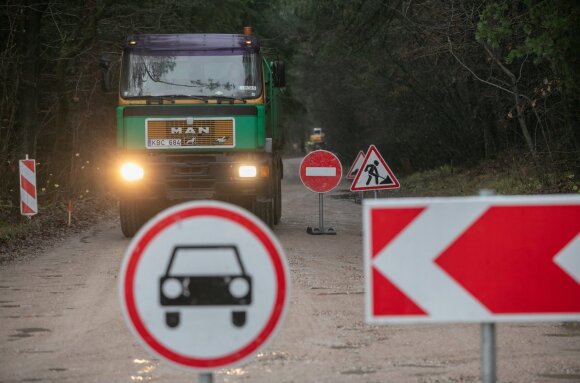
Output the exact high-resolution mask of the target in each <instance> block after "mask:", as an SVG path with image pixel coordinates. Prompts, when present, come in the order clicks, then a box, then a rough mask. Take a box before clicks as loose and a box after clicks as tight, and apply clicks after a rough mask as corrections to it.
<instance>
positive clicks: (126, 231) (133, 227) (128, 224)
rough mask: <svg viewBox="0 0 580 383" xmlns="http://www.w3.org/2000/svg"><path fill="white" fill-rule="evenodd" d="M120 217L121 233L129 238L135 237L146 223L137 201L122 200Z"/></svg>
mask: <svg viewBox="0 0 580 383" xmlns="http://www.w3.org/2000/svg"><path fill="white" fill-rule="evenodd" d="M119 216H120V218H121V231H122V232H123V235H124V236H125V237H127V238H130V237H132V236H134V235H135V233H137V231H138V230H139V229H140V228H141V226H143V223H145V220H144V219H143V213H142V212H141V207H140V205H139V204H138V203H137V202H135V201H127V200H121V201H120V202H119Z"/></svg>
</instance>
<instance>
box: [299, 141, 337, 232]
mask: <svg viewBox="0 0 580 383" xmlns="http://www.w3.org/2000/svg"><path fill="white" fill-rule="evenodd" d="M341 178H342V165H341V164H340V160H339V159H338V157H336V156H335V155H334V154H333V153H331V152H328V151H326V150H316V151H314V152H310V153H309V154H308V155H307V156H306V157H304V158H303V159H302V162H301V163H300V180H301V181H302V183H303V184H304V186H306V188H308V189H309V190H311V191H313V192H315V193H318V220H319V227H315V228H313V227H310V226H309V227H308V228H307V229H306V232H307V233H308V234H313V235H321V234H328V235H336V231H335V230H334V229H333V228H331V227H324V193H328V192H329V191H331V190H333V189H334V188H335V187H336V186H338V184H339V183H340V180H341Z"/></svg>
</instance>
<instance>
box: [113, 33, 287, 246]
mask: <svg viewBox="0 0 580 383" xmlns="http://www.w3.org/2000/svg"><path fill="white" fill-rule="evenodd" d="M284 82H285V75H284V63H283V62H281V61H269V60H268V59H267V58H266V57H265V56H264V55H263V54H262V52H261V51H260V46H259V44H258V40H257V39H256V37H255V36H253V35H252V34H251V29H250V28H245V29H244V34H144V35H134V36H130V37H129V38H128V40H127V44H126V46H125V48H124V51H123V58H122V64H121V74H120V85H119V106H118V108H117V145H118V149H119V154H120V155H119V164H118V166H119V170H120V171H119V175H120V180H119V182H120V184H119V187H118V191H119V192H118V195H119V207H120V218H121V228H122V231H123V234H124V235H125V236H128V237H130V236H133V235H134V234H135V233H136V231H137V230H138V229H139V228H140V227H141V226H142V225H143V224H144V223H145V222H146V221H147V220H148V219H149V218H150V217H151V216H152V215H153V214H155V213H156V212H157V211H159V210H162V209H163V208H165V207H167V206H170V205H172V204H175V203H178V202H182V201H188V200H199V199H218V200H222V201H228V202H231V203H235V204H237V205H239V206H242V207H244V208H246V209H248V210H250V211H252V212H253V213H255V214H256V215H257V216H259V217H260V218H261V219H262V220H263V221H264V222H266V223H267V224H268V225H270V226H272V225H274V224H277V223H278V222H279V220H280V216H281V183H280V182H281V178H282V160H281V157H280V151H281V148H282V144H283V137H282V132H281V129H280V128H279V126H278V101H277V98H278V97H277V96H278V92H279V90H280V88H281V87H283V86H284Z"/></svg>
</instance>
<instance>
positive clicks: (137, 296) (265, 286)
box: [120, 201, 289, 371]
mask: <svg viewBox="0 0 580 383" xmlns="http://www.w3.org/2000/svg"><path fill="white" fill-rule="evenodd" d="M120 298H121V306H122V309H123V313H124V316H125V320H126V322H127V324H128V326H129V328H130V329H131V331H132V332H133V334H134V335H135V336H136V337H137V339H139V340H140V342H141V343H142V344H143V345H144V347H145V348H146V349H147V350H148V351H150V352H151V353H153V354H154V355H156V356H159V357H161V358H163V359H165V360H166V361H168V362H171V363H173V364H175V365H178V366H180V367H186V368H189V369H194V370H198V371H210V370H213V369H216V368H222V367H226V366H232V365H235V364H238V363H241V362H242V361H244V360H246V359H247V358H250V357H251V356H252V355H254V354H255V353H256V352H257V351H258V350H259V349H260V348H261V347H263V346H264V344H265V343H266V341H267V340H269V339H270V338H271V337H272V336H273V334H274V333H275V332H276V330H277V329H278V328H279V326H280V324H281V321H282V318H283V316H284V314H285V312H286V308H287V303H288V298H289V277H288V267H287V264H286V259H285V256H284V253H283V251H282V247H281V246H280V244H279V243H278V241H277V240H276V238H275V236H274V235H273V234H272V232H271V231H270V230H269V229H268V228H267V227H266V226H265V225H264V224H263V223H262V222H261V221H260V220H259V219H257V218H256V217H255V216H253V215H251V214H250V213H248V212H247V211H245V210H243V209H240V208H238V207H236V206H233V205H230V204H226V203H222V202H213V201H200V202H190V203H184V204H181V205H177V206H175V207H172V208H169V209H167V210H165V211H163V212H161V213H160V214H158V215H157V216H156V217H154V218H153V219H152V220H151V221H149V222H148V223H147V224H146V225H145V227H143V228H142V229H141V230H140V231H139V232H138V233H137V235H136V236H135V237H134V238H133V240H132V241H131V244H130V245H129V248H128V249H127V252H126V254H125V258H124V260H123V264H122V269H121V274H120Z"/></svg>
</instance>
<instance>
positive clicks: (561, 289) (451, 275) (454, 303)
mask: <svg viewBox="0 0 580 383" xmlns="http://www.w3.org/2000/svg"><path fill="white" fill-rule="evenodd" d="M363 213H364V217H363V230H364V259H365V278H366V316H367V320H368V321H370V322H374V323H381V322H386V323H419V322H501V321H516V320H517V321H520V320H534V321H537V320H579V319H580V298H579V297H580V197H579V196H537V197H536V196H533V197H522V196H519V197H472V198H431V199H425V198H417V199H399V200H376V201H366V200H365V201H364V210H363Z"/></svg>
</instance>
